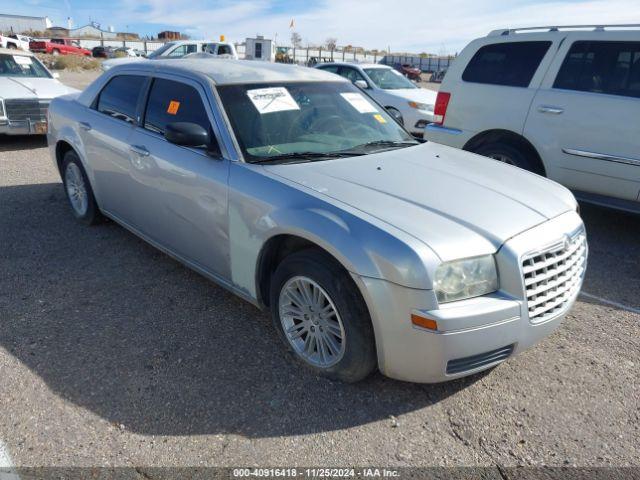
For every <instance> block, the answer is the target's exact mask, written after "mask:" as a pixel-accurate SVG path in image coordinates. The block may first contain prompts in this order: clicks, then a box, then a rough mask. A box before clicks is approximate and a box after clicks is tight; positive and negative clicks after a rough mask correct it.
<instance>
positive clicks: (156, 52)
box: [147, 43, 175, 58]
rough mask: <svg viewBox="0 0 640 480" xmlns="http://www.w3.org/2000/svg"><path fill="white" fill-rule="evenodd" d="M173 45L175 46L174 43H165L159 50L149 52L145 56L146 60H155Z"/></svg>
mask: <svg viewBox="0 0 640 480" xmlns="http://www.w3.org/2000/svg"><path fill="white" fill-rule="evenodd" d="M174 45H175V43H165V44H164V45H163V46H161V47H160V48H157V49H155V50H154V51H153V52H151V53H150V54H149V55H147V58H156V57H158V56H160V55H162V54H163V53H164V52H166V51H167V50H169V49H170V48H171V47H173V46H174Z"/></svg>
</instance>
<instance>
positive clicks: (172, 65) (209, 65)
mask: <svg viewBox="0 0 640 480" xmlns="http://www.w3.org/2000/svg"><path fill="white" fill-rule="evenodd" d="M127 67H130V68H136V69H143V70H147V71H150V72H175V73H178V74H180V73H183V74H184V73H185V72H188V73H198V74H200V75H204V76H207V77H209V78H210V79H211V80H213V82H214V83H215V84H216V85H229V84H247V83H268V82H296V81H298V82H313V81H331V82H340V81H345V82H347V81H348V80H346V79H343V78H342V77H338V76H337V75H334V74H333V73H329V72H323V71H322V70H318V69H316V68H308V67H301V66H298V65H288V64H283V63H270V62H260V61H255V60H233V59H229V58H215V57H214V58H180V59H173V60H154V61H153V62H135V65H134V66H133V67H132V66H131V64H127V63H125V64H123V65H120V66H117V67H114V68H113V69H112V70H113V71H114V72H116V71H117V70H121V69H126V68H127Z"/></svg>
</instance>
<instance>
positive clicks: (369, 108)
mask: <svg viewBox="0 0 640 480" xmlns="http://www.w3.org/2000/svg"><path fill="white" fill-rule="evenodd" d="M340 95H341V96H342V98H344V99H345V100H346V101H347V102H349V104H350V105H351V106H352V107H353V108H355V109H356V110H358V111H359V112H360V113H378V109H377V108H376V107H374V106H373V105H372V104H371V103H369V102H368V101H367V99H366V98H364V96H363V95H362V94H360V93H341V94H340Z"/></svg>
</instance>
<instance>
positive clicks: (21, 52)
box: [0, 48, 33, 57]
mask: <svg viewBox="0 0 640 480" xmlns="http://www.w3.org/2000/svg"><path fill="white" fill-rule="evenodd" d="M0 53H5V54H7V55H23V56H25V57H33V53H31V52H25V51H24V50H18V49H15V48H0Z"/></svg>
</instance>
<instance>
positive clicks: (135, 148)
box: [129, 145, 149, 157]
mask: <svg viewBox="0 0 640 480" xmlns="http://www.w3.org/2000/svg"><path fill="white" fill-rule="evenodd" d="M129 150H131V151H132V152H133V153H135V154H137V155H140V156H141V157H148V156H149V150H147V149H146V148H145V147H142V146H140V145H131V146H130V147H129Z"/></svg>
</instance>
